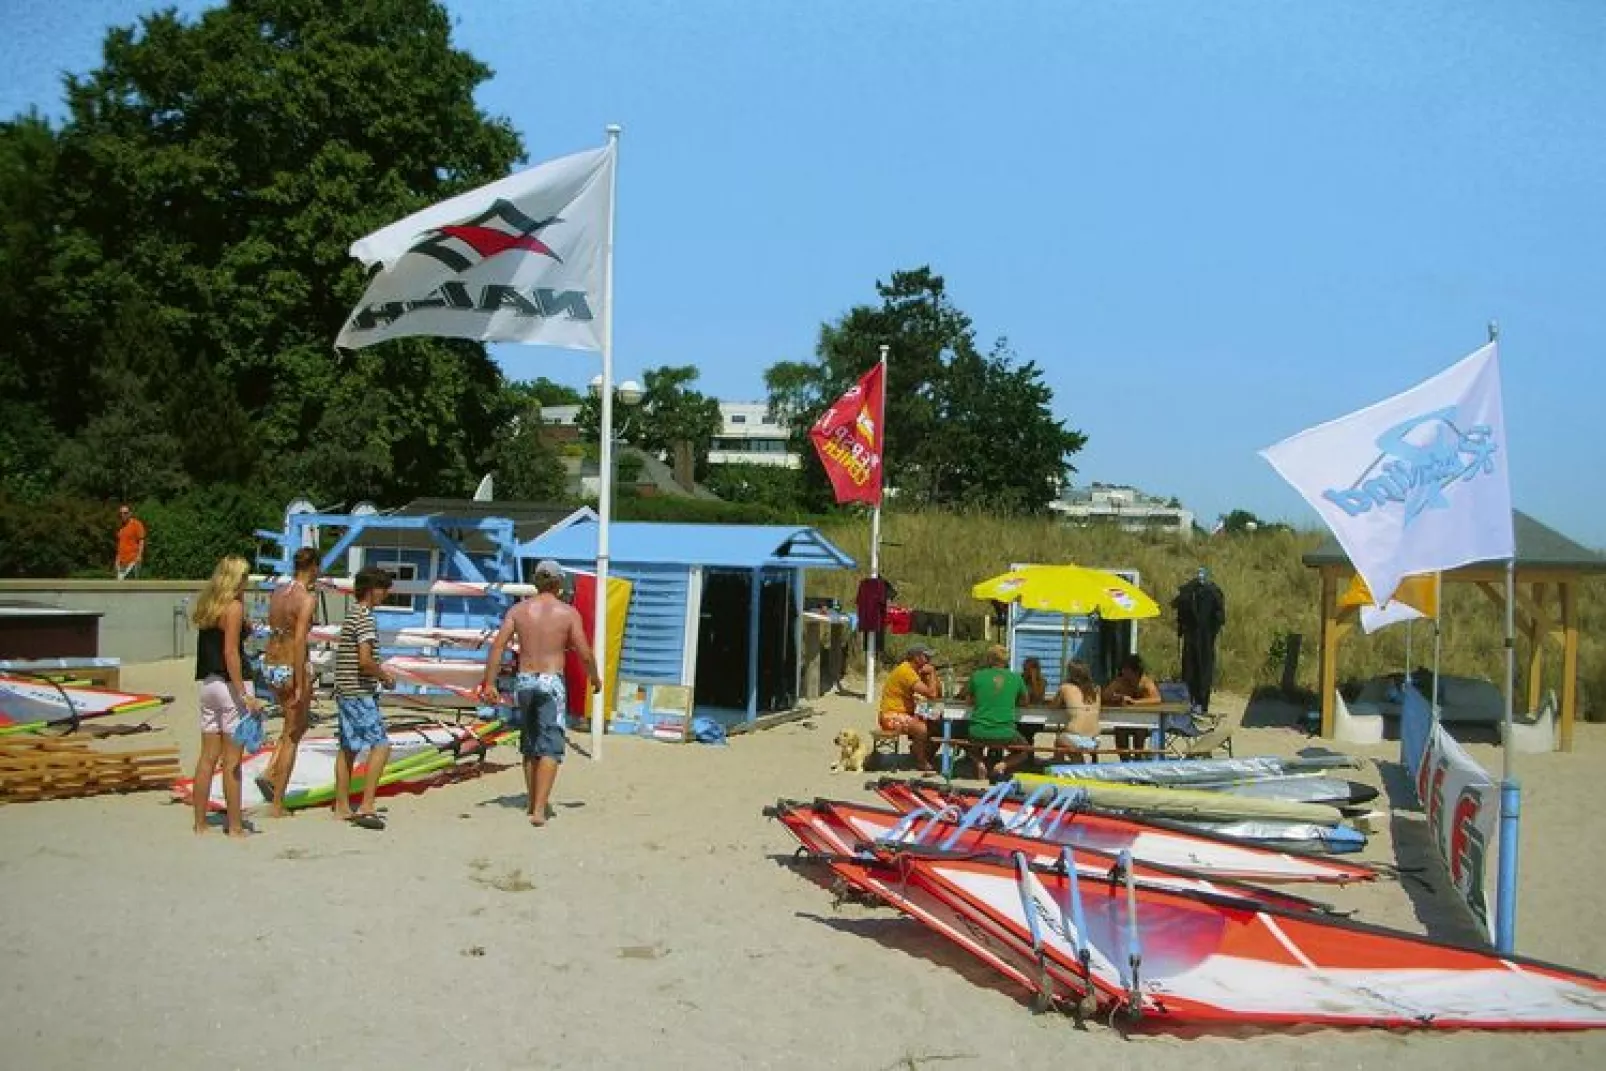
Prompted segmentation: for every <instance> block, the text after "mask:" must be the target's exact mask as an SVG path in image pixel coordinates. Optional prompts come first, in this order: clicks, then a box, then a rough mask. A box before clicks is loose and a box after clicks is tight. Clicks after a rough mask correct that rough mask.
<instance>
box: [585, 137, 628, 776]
mask: <svg viewBox="0 0 1606 1071" xmlns="http://www.w3.org/2000/svg"><path fill="white" fill-rule="evenodd" d="M620 130H621V127H620V126H619V125H618V124H617V123H610V124H609V125H608V128H607V131H608V150H609V151H610V152H611V153H612V154H613V164H612V166H611V167H610V168H609V170H608V230H607V237H606V239H605V241H604V244H603V249H602V399H601V401H602V428H601V432H600V438H601V440H602V441H601V444H600V445H601V449H600V451H599V455H598V456H599V460H598V468H599V478H598V482H597V486H598V488H599V493H598V496H597V497H598V499H599V501H598V504H597V505H598V509H597V590H596V592H595V605H594V607H593V609H592V612H591V613H592V621H591V650H592V655H593V657H595V658H596V661H597V675H598V676H599V677H601V678H602V690H601V691H599V692H597V693H596V694H595V696H594V697H593V699H592V701H591V761H592V762H601V761H602V729H603V718H604V716H605V712H604V711H603V709H602V708H603V707H604V706H605V705H606V704H607V701H608V552H609V546H608V544H609V535H610V532H609V526H610V525H612V523H613V506H612V502H613V223H614V217H615V215H616V214H617V211H618V210H617V208H616V203H617V197H618V191H619V133H620Z"/></svg>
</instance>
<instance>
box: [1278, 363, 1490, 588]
mask: <svg viewBox="0 0 1606 1071" xmlns="http://www.w3.org/2000/svg"><path fill="white" fill-rule="evenodd" d="M1260 454H1261V456H1262V457H1264V458H1265V459H1266V460H1267V461H1269V462H1271V465H1272V467H1273V468H1275V469H1276V470H1277V471H1278V473H1279V474H1281V476H1282V477H1283V479H1285V480H1287V481H1288V482H1289V483H1290V484H1292V485H1293V486H1294V489H1295V490H1297V491H1298V492H1299V493H1300V495H1301V496H1303V497H1304V499H1305V501H1307V502H1309V503H1310V504H1311V505H1312V506H1314V507H1315V509H1316V512H1317V513H1320V514H1321V516H1322V520H1323V521H1325V522H1327V526H1328V527H1329V528H1331V529H1332V530H1333V535H1335V536H1336V537H1338V542H1339V545H1340V546H1342V547H1343V548H1344V552H1345V553H1346V554H1348V555H1349V560H1350V562H1351V563H1352V564H1353V565H1354V566H1355V571H1356V572H1357V573H1359V574H1360V575H1361V577H1362V579H1364V580H1365V581H1366V585H1367V587H1369V588H1370V589H1371V590H1372V591H1374V592H1378V593H1383V592H1387V593H1389V594H1393V592H1394V590H1395V588H1397V587H1398V586H1399V583H1400V580H1401V579H1402V578H1403V577H1405V576H1407V575H1409V574H1411V573H1431V572H1437V571H1440V570H1450V569H1454V568H1456V567H1457V566H1461V565H1467V564H1469V563H1472V562H1480V561H1496V560H1504V559H1508V558H1511V557H1512V556H1513V555H1514V554H1515V545H1514V543H1515V540H1514V536H1513V533H1512V528H1511V479H1510V473H1509V470H1508V467H1507V465H1508V462H1509V458H1508V456H1507V453H1506V426H1505V418H1504V415H1503V413H1502V411H1501V407H1500V356H1499V350H1498V348H1497V345H1496V343H1493V342H1491V343H1489V344H1488V345H1487V346H1484V347H1483V348H1482V349H1480V350H1478V351H1477V352H1476V353H1474V354H1472V355H1471V356H1470V357H1467V358H1466V359H1465V360H1462V361H1460V362H1459V363H1457V364H1455V365H1454V366H1452V367H1451V368H1449V369H1447V370H1445V371H1443V372H1441V373H1439V374H1438V375H1436V376H1434V377H1433V378H1432V379H1430V380H1427V381H1426V382H1424V383H1421V384H1418V385H1417V386H1415V387H1412V388H1411V389H1410V390H1408V391H1406V392H1405V393H1403V394H1397V395H1395V396H1394V397H1392V398H1390V399H1388V400H1387V401H1383V402H1379V403H1377V404H1376V405H1373V406H1369V407H1368V408H1366V409H1362V410H1361V411H1359V412H1357V413H1351V414H1350V415H1349V416H1346V417H1340V418H1339V419H1337V420H1334V421H1331V422H1329V423H1326V424H1322V425H1319V426H1317V427H1314V428H1311V429H1310V430H1309V431H1302V432H1300V433H1299V434H1298V435H1295V436H1294V437H1293V438H1290V439H1284V440H1283V441H1282V442H1280V443H1278V444H1277V445H1275V446H1271V447H1268V448H1266V449H1265V450H1262V451H1261V452H1260ZM1385 598H1386V597H1385Z"/></svg>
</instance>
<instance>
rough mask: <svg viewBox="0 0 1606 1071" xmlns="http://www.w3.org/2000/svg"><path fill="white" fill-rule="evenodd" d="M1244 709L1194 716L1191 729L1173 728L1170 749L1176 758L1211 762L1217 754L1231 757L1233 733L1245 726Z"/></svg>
mask: <svg viewBox="0 0 1606 1071" xmlns="http://www.w3.org/2000/svg"><path fill="white" fill-rule="evenodd" d="M1243 721H1244V712H1243V711H1242V710H1233V711H1228V712H1227V713H1224V714H1195V715H1194V716H1193V728H1192V730H1191V731H1190V730H1186V729H1173V730H1171V732H1170V733H1169V734H1168V735H1169V737H1170V738H1169V740H1168V741H1167V746H1168V748H1169V749H1170V752H1171V757H1172V758H1176V759H1208V758H1210V757H1211V756H1212V755H1214V754H1215V753H1216V752H1217V751H1225V752H1226V753H1227V754H1228V756H1231V755H1232V734H1233V733H1235V732H1237V731H1238V728H1239V726H1241V725H1243Z"/></svg>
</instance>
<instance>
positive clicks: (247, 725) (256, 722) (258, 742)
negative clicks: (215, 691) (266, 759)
mask: <svg viewBox="0 0 1606 1071" xmlns="http://www.w3.org/2000/svg"><path fill="white" fill-rule="evenodd" d="M234 742H235V743H236V744H239V745H240V746H241V747H242V748H244V749H245V753H246V754H248V755H249V754H251V753H252V752H255V751H259V750H261V748H262V715H261V714H251V713H247V714H245V715H244V716H243V717H242V718H240V721H239V724H237V725H236V726H235V727H234Z"/></svg>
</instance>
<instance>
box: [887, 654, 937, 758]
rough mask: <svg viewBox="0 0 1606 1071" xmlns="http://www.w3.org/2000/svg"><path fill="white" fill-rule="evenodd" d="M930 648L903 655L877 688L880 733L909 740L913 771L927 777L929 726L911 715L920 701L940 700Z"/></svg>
mask: <svg viewBox="0 0 1606 1071" xmlns="http://www.w3.org/2000/svg"><path fill="white" fill-rule="evenodd" d="M931 654H932V652H931V648H930V647H926V646H923V645H920V644H916V645H915V646H913V647H911V648H909V650H907V651H905V652H904V655H903V661H902V662H899V663H898V664H897V665H896V666H894V667H892V672H891V673H888V674H887V679H886V682H885V683H883V684H882V686H881V703H880V708H879V716H878V717H877V718H876V721H877V723H878V724H879V725H880V726H881V731H882V732H884V733H902V734H903V735H905V736H907V737H908V738H909V751H910V752H911V753H912V754H913V755H914V759H915V768H916V769H918V770H920V771H921V772H923V773H930V772H931V771H932V770H933V769H934V767H933V766H932V762H931V726H929V725H927V724H926V719H924V718H922V717H921V716H920V715H919V714H917V713H915V705H916V704H917V703H918V702H919V701H920V700H921V699H940V698H942V682H941V681H939V680H938V679H937V667H936V666H934V665H932V664H931Z"/></svg>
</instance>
